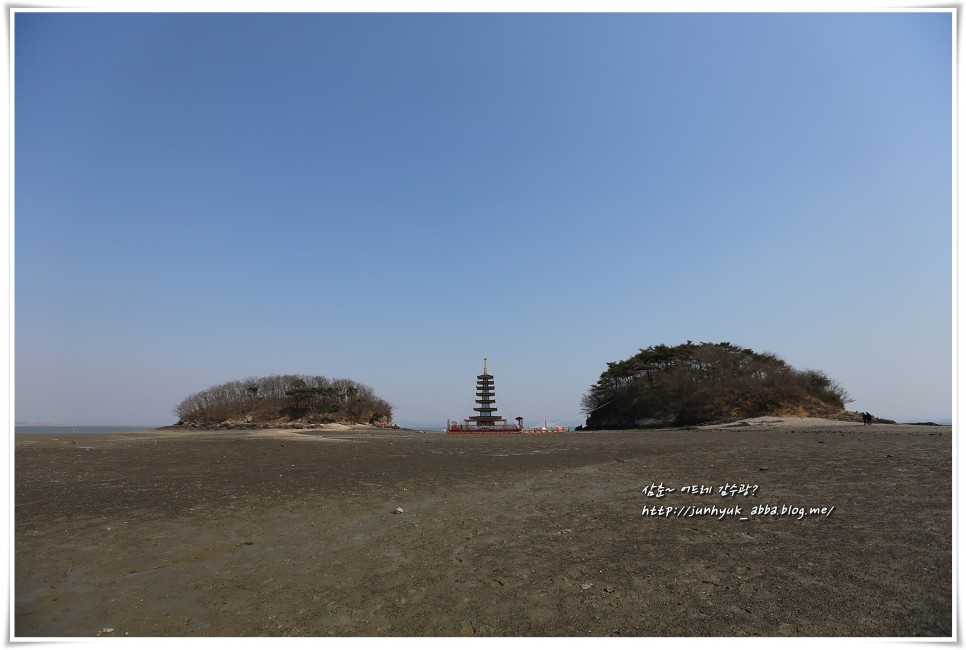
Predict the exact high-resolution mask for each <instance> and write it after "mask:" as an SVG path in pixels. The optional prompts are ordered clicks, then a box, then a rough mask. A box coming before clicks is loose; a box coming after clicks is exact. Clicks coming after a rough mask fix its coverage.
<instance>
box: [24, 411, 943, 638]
mask: <svg viewBox="0 0 966 650" xmlns="http://www.w3.org/2000/svg"><path fill="white" fill-rule="evenodd" d="M951 447H952V445H951V427H948V426H905V425H873V426H867V427H863V426H861V425H851V424H845V423H839V422H830V421H819V422H814V421H810V422H809V421H805V420H802V421H799V422H796V421H795V420H785V421H779V420H778V419H777V418H774V419H770V420H769V419H765V420H763V421H762V420H759V421H754V422H752V423H748V424H745V425H742V426H732V427H705V428H701V429H691V430H674V431H668V430H662V431H614V432H587V433H583V432H574V433H562V434H547V435H446V434H443V433H438V432H435V433H430V432H425V433H421V432H413V431H385V430H382V431H371V432H364V431H345V432H340V431H319V432H313V431H300V432H295V431H285V432H277V431H273V432H266V431H257V432H245V431H224V432H191V433H185V432H170V431H154V432H142V433H131V434H111V435H104V436H78V437H76V438H72V437H70V436H63V435H57V436H50V435H46V436H45V435H33V436H25V435H18V436H16V442H15V450H14V460H15V489H16V494H15V520H14V523H15V565H14V572H15V574H14V579H15V590H14V592H15V593H14V596H15V608H14V620H13V627H14V634H15V635H16V637H17V638H28V637H72V636H80V637H94V636H114V637H118V636H125V635H127V636H130V637H138V636H461V635H463V636H599V635H603V636H670V637H679V636H855V637H942V638H945V637H949V636H950V635H951V634H952V518H951V507H952V488H951V485H952V480H951V479H952V448H951ZM652 483H653V484H661V483H663V485H664V486H665V487H670V488H674V489H675V491H673V492H669V493H666V494H664V496H662V497H660V498H659V497H658V496H657V495H656V493H655V496H651V497H649V496H647V494H645V493H643V492H642V489H644V488H645V487H648V486H650V485H651V484H652ZM726 483H730V484H738V485H742V484H746V485H749V486H757V488H749V490H748V495H743V494H741V493H737V494H734V495H733V496H732V495H729V496H721V495H720V493H719V491H718V488H719V487H720V486H723V485H724V484H726ZM690 485H698V486H700V485H705V486H712V487H713V488H714V491H713V493H711V494H700V493H698V494H689V493H686V492H684V491H682V488H683V487H684V486H690ZM697 490H698V492H700V488H697ZM690 506H699V507H701V508H711V507H712V506H713V507H716V508H718V509H719V512H720V511H722V510H723V511H724V512H727V513H728V514H725V515H720V514H715V513H712V514H706V515H703V516H698V515H696V514H695V510H693V509H691V508H690ZM755 506H758V507H763V506H767V507H768V508H769V509H768V510H766V511H765V513H758V514H755V515H753V516H752V515H751V509H752V508H753V507H755ZM772 506H774V507H775V508H776V514H774V515H772V514H770V513H771V510H770V508H771V507H772ZM782 506H788V507H795V508H804V509H806V512H808V509H810V508H817V509H818V510H816V511H815V512H814V513H811V514H806V515H805V516H803V517H801V518H799V517H798V516H797V514H796V515H791V516H790V515H785V516H782V515H781V514H780V512H781V508H782ZM833 506H834V509H831V510H826V511H825V513H824V514H823V513H822V511H821V510H820V509H821V508H827V509H828V508H831V507H833ZM645 507H646V508H648V511H649V512H650V511H651V510H652V509H653V510H654V511H655V512H657V511H659V510H660V509H661V507H663V508H664V514H665V515H666V514H667V513H668V512H670V513H671V514H670V516H663V515H661V514H653V515H652V514H648V515H642V511H643V510H644V508H645ZM397 508H401V509H402V512H396V509H397ZM736 508H740V509H741V514H740V515H739V514H738V513H737V512H736V511H735V509H736ZM796 512H797V511H796Z"/></svg>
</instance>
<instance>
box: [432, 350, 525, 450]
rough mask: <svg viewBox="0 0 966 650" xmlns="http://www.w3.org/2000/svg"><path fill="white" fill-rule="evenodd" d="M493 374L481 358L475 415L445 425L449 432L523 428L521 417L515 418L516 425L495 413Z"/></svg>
mask: <svg viewBox="0 0 966 650" xmlns="http://www.w3.org/2000/svg"><path fill="white" fill-rule="evenodd" d="M494 390H495V389H494V386H493V375H491V374H490V373H489V372H488V371H487V369H486V359H483V374H482V375H477V376H476V403H477V404H478V405H479V406H477V407H476V408H474V409H473V410H474V411H476V415H474V416H472V417H468V418H466V419H464V420H463V424H459V423H457V422H452V423H450V424H449V425H448V426H447V430H448V431H449V432H450V433H519V432H520V431H521V430H522V429H523V418H517V419H516V421H517V423H516V425H511V424H508V423H507V421H506V418H501V417H500V416H499V415H497V414H496V399H495V395H494Z"/></svg>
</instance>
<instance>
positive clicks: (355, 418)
mask: <svg viewBox="0 0 966 650" xmlns="http://www.w3.org/2000/svg"><path fill="white" fill-rule="evenodd" d="M392 408H393V407H392V405H391V404H390V403H389V402H387V401H386V400H384V399H382V398H380V397H378V396H377V395H376V394H375V392H374V391H373V389H372V388H370V387H369V386H366V385H365V384H360V383H358V382H355V381H352V380H350V379H329V378H327V377H323V376H308V375H271V376H268V377H249V378H247V379H242V380H237V381H229V382H226V383H224V384H219V385H218V386H212V387H211V388H206V389H205V390H202V391H199V392H197V393H194V394H193V395H189V396H188V397H186V398H185V399H184V400H183V401H182V402H181V403H180V404H178V406H176V407H175V409H174V413H175V415H177V416H178V423H177V424H176V425H175V426H188V427H203V428H210V427H226V428H234V427H236V426H237V427H288V426H297V427H301V426H316V425H324V424H331V423H338V424H367V425H373V426H380V427H386V426H393V424H392Z"/></svg>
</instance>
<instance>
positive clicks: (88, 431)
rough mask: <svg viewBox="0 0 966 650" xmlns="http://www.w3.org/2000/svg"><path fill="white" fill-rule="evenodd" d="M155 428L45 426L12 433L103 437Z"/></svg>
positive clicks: (24, 427)
mask: <svg viewBox="0 0 966 650" xmlns="http://www.w3.org/2000/svg"><path fill="white" fill-rule="evenodd" d="M154 428H155V427H145V426H131V427H93V426H73V427H55V426H47V425H22V424H18V425H15V426H14V433H41V434H61V435H71V436H88V435H103V434H105V433H131V432H134V431H148V430H149V429H154Z"/></svg>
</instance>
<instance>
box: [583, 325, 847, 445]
mask: <svg viewBox="0 0 966 650" xmlns="http://www.w3.org/2000/svg"><path fill="white" fill-rule="evenodd" d="M851 401H852V399H851V398H850V397H849V394H848V393H847V392H846V391H845V389H844V388H842V386H840V385H839V384H838V383H837V382H836V381H834V380H833V379H830V378H829V377H828V376H827V375H826V374H825V373H824V372H822V371H820V370H796V369H795V368H792V367H791V366H789V365H788V364H787V363H786V362H785V361H783V360H782V359H780V358H779V357H778V356H776V355H774V354H771V353H769V352H764V353H759V352H755V351H753V350H751V349H748V348H742V347H739V346H736V345H732V344H731V343H692V342H691V341H688V342H687V343H683V344H681V345H678V346H675V347H669V346H667V345H655V346H651V347H649V348H646V349H643V350H641V351H640V352H638V353H637V354H635V355H634V356H632V357H630V358H629V359H625V360H623V361H616V362H610V363H608V364H607V369H606V370H605V371H604V372H603V373H601V375H600V379H598V380H597V383H595V384H594V385H593V386H591V388H590V390H589V391H588V392H587V394H586V395H584V397H583V400H582V406H583V408H584V412H586V413H587V414H588V418H587V427H588V428H591V429H605V428H627V427H647V426H684V425H694V424H701V423H707V422H716V421H726V420H740V419H743V418H750V417H761V416H766V415H809V416H818V417H823V416H830V415H835V414H839V413H842V412H843V411H844V409H845V404H846V403H848V402H851Z"/></svg>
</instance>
